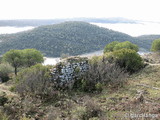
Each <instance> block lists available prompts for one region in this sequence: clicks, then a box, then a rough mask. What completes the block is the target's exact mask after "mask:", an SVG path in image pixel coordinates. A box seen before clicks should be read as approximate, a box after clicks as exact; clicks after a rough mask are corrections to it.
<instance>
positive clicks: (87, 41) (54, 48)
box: [0, 21, 147, 57]
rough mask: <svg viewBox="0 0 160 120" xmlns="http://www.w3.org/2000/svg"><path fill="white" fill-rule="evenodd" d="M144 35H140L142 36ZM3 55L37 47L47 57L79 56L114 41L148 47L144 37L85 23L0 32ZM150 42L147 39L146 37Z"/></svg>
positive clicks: (68, 23)
mask: <svg viewBox="0 0 160 120" xmlns="http://www.w3.org/2000/svg"><path fill="white" fill-rule="evenodd" d="M140 38H141V37H140ZM0 41H2V42H0V54H3V53H5V52H6V51H8V50H10V49H26V48H36V49H38V50H40V51H42V53H44V55H45V56H48V57H59V56H60V55H61V54H63V53H64V54H68V53H69V54H70V55H79V54H83V53H88V52H93V51H96V50H102V49H103V48H104V46H105V45H106V44H108V43H110V42H112V41H131V42H133V43H135V44H138V45H140V47H143V48H145V46H144V43H143V42H144V40H140V39H139V37H138V38H134V37H131V36H129V35H127V34H124V33H121V32H116V31H113V30H110V29H106V28H102V27H98V26H96V25H92V24H89V23H86V22H78V21H76V22H64V23H60V24H54V25H47V26H40V27H37V28H35V29H33V30H29V31H25V32H20V33H16V34H8V35H0ZM146 41H147V40H146Z"/></svg>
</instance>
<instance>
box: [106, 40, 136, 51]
mask: <svg viewBox="0 0 160 120" xmlns="http://www.w3.org/2000/svg"><path fill="white" fill-rule="evenodd" d="M123 48H126V49H132V50H135V51H136V52H138V50H139V49H138V46H137V45H135V44H133V43H131V42H129V41H125V42H117V41H114V42H111V43H109V44H107V45H106V46H105V48H104V53H106V52H113V51H115V50H120V49H123Z"/></svg>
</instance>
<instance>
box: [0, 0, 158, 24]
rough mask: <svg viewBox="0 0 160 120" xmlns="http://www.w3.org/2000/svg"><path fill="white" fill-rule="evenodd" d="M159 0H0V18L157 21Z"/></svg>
mask: <svg viewBox="0 0 160 120" xmlns="http://www.w3.org/2000/svg"><path fill="white" fill-rule="evenodd" d="M159 11H160V7H159V0H0V19H55V18H75V17H96V18H110V17H123V18H128V19H133V20H143V21H154V22H160V16H159Z"/></svg>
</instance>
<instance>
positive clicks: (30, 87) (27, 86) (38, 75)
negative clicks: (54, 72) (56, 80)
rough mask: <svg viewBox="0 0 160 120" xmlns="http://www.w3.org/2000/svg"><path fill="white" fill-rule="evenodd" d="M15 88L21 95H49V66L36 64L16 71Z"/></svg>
mask: <svg viewBox="0 0 160 120" xmlns="http://www.w3.org/2000/svg"><path fill="white" fill-rule="evenodd" d="M16 80H17V82H18V83H17V86H16V90H17V92H18V93H20V94H21V95H25V94H27V95H33V96H36V95H39V96H41V97H43V96H45V95H51V93H50V92H51V91H52V87H51V86H52V84H51V81H50V72H49V68H48V67H46V66H42V65H41V64H37V65H35V66H32V67H30V68H26V69H24V70H22V71H21V72H19V73H18V75H17V77H16Z"/></svg>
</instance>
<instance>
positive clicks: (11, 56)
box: [3, 50, 23, 75]
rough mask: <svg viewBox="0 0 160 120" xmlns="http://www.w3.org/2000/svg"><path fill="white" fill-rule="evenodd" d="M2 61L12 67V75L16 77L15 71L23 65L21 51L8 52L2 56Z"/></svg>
mask: <svg viewBox="0 0 160 120" xmlns="http://www.w3.org/2000/svg"><path fill="white" fill-rule="evenodd" d="M3 61H6V62H8V63H10V64H11V65H12V66H13V67H14V73H15V75H17V69H18V68H19V67H21V66H22V65H23V55H22V52H21V50H10V51H8V52H6V53H5V54H4V55H3Z"/></svg>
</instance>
